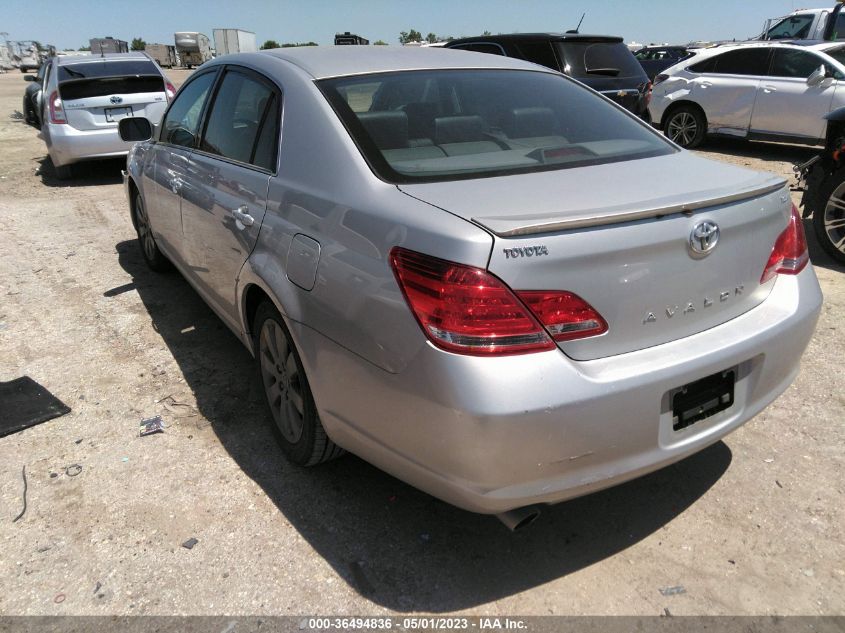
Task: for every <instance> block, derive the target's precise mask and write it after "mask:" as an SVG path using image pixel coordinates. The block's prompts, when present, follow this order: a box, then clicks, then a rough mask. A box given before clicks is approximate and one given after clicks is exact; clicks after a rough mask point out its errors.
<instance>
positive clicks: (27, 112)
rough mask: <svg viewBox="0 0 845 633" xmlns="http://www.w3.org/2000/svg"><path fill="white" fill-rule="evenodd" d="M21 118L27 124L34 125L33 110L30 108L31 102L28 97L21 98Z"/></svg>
mask: <svg viewBox="0 0 845 633" xmlns="http://www.w3.org/2000/svg"><path fill="white" fill-rule="evenodd" d="M23 120H24V123H26V124H27V125H32V126H34V125H35V111H34V110H33V109H32V104H31V103H29V99H27V98H26V97H24V98H23Z"/></svg>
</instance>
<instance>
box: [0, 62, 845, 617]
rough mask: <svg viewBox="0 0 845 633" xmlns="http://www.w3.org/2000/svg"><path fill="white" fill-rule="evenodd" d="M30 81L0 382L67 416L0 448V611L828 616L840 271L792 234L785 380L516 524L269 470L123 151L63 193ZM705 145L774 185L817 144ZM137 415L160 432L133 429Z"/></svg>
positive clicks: (337, 476)
mask: <svg viewBox="0 0 845 633" xmlns="http://www.w3.org/2000/svg"><path fill="white" fill-rule="evenodd" d="M171 76H172V78H173V79H174V80H175V82H176V83H177V84H178V83H181V82H182V81H184V78H185V77H186V76H187V73H186V72H182V71H175V72H172V73H171ZM24 87H25V83H24V81H23V79H22V76H21V75H20V74H19V73H9V74H7V75H0V380H11V379H13V378H17V377H19V376H22V375H28V376H31V377H32V378H34V379H35V380H37V381H38V382H40V383H41V384H43V385H44V386H46V387H47V388H48V389H50V391H52V392H53V393H54V394H56V396H58V397H59V398H60V399H61V400H62V401H64V402H65V403H67V404H68V405H69V406H70V407H71V408H72V409H73V410H72V412H71V413H70V414H68V415H66V416H64V417H61V418H58V419H55V420H52V421H50V422H47V423H45V424H42V425H40V426H36V427H34V428H31V429H28V430H26V431H23V432H20V433H17V434H14V435H11V436H7V437H5V438H2V439H0V614H2V615H15V614H44V615H53V614H121V615H126V614H245V615H247V614H248V615H257V614H278V615H290V614H298V615H304V614H380V613H391V612H410V611H414V612H452V611H463V612H466V613H473V614H477V615H486V614H490V615H500V614H501V615H505V614H521V615H529V614H537V615H543V614H642V615H654V614H660V613H664V609H667V608H668V609H670V611H671V613H672V614H676V615H680V614H807V615H814V614H842V613H845V543H843V526H845V494H843V486H845V484H843V473H845V448H843V447H845V432H843V411H845V396H844V395H843V393H844V392H843V376H845V360H843V359H845V345H844V344H843V341H842V339H841V338H840V335H841V331H840V325H839V319H840V317H842V316H843V315H845V283H843V270H842V269H841V268H838V267H836V266H835V265H834V264H832V263H831V261H830V260H828V259H826V258H825V257H824V255H823V254H822V253H821V252H820V249H819V248H818V246H817V244H816V243H815V242H814V241H813V238H812V236H810V239H811V255H812V259H813V262H814V264H815V266H816V272H817V274H818V276H819V278H820V280H821V284H822V287H823V290H824V293H825V305H824V309H823V312H822V316H821V320H820V322H819V325H818V329H817V331H816V335H815V337H814V339H813V341H812V343H811V345H810V347H809V349H808V351H807V353H806V355H805V356H804V359H803V365H802V371H801V373H800V375H799V377H798V379H797V380H796V381H795V383H794V384H793V386H792V387H791V388H790V389H789V390H788V391H787V392H786V393H785V394H784V395H783V396H782V397H781V398H780V399H779V400H777V401H776V402H775V403H774V404H773V405H772V406H770V407H769V408H768V409H767V410H766V411H765V412H763V413H762V414H761V415H759V416H757V417H756V418H755V419H754V420H752V421H751V422H749V423H748V424H747V425H746V426H744V427H743V428H742V429H740V430H739V431H737V432H736V433H734V434H732V435H730V436H729V437H728V438H726V439H725V441H723V442H720V443H718V444H716V445H715V446H713V447H712V448H710V449H708V450H706V451H704V452H702V453H700V454H698V455H696V456H694V457H692V458H690V459H688V460H686V461H684V462H682V463H679V464H677V465H675V466H672V467H669V468H667V469H665V470H663V471H660V472H658V473H655V474H653V475H650V476H648V477H645V478H642V479H639V480H637V481H634V482H631V483H629V484H626V485H624V486H621V487H618V488H615V489H612V490H609V491H606V492H603V493H599V494H595V495H592V496H589V497H586V498H582V499H578V500H575V501H572V502H569V503H565V504H562V505H559V506H556V507H554V508H552V509H550V510H548V511H547V512H545V513H544V514H543V516H542V517H541V518H540V520H539V521H538V522H537V523H536V524H535V525H534V526H532V528H530V529H528V530H527V531H524V532H521V533H518V534H515V535H514V534H510V533H509V532H507V531H506V530H505V528H504V527H503V526H502V525H501V524H499V523H498V522H497V521H496V520H495V519H493V518H490V517H483V516H478V515H474V514H470V513H467V512H463V511H461V510H458V509H456V508H453V507H450V506H448V505H446V504H443V503H441V502H439V501H437V500H435V499H432V498H431V497H429V496H427V495H425V494H423V493H421V492H418V491H416V490H414V489H412V488H410V487H408V486H406V485H405V484H402V483H400V482H398V481H397V480H395V479H393V478H391V477H389V476H387V475H385V474H383V473H382V472H380V471H378V470H376V469H375V468H373V467H371V466H369V465H367V464H366V463H364V462H363V461H361V460H360V459H357V458H355V457H352V456H348V457H346V458H344V459H341V460H338V461H336V462H333V463H330V464H328V465H325V466H322V467H319V468H316V469H308V470H304V469H300V468H296V467H293V466H291V465H289V464H287V463H286V462H285V461H284V459H283V458H282V456H281V454H280V452H279V451H278V450H277V448H276V447H275V445H274V443H273V439H272V436H271V434H270V432H269V430H268V427H267V419H266V417H265V414H264V410H263V408H262V405H261V402H260V400H259V394H258V393H257V392H256V391H255V390H254V388H253V386H252V385H253V380H252V361H251V358H250V357H249V355H248V353H247V352H246V350H244V349H243V348H242V347H241V346H240V344H239V343H238V342H237V341H236V339H235V338H234V336H233V335H232V334H231V333H230V332H229V331H228V330H227V329H226V328H225V326H224V325H223V324H222V323H221V322H220V321H219V320H218V319H217V318H216V317H215V316H214V315H213V313H212V312H211V311H210V309H209V308H207V307H206V306H205V304H204V303H203V302H202V301H201V300H200V299H199V298H198V296H197V295H196V294H195V293H194V292H193V291H192V290H191V289H190V287H189V286H188V285H187V283H186V282H184V281H183V280H182V279H181V278H180V277H179V276H178V275H176V274H171V275H165V276H159V275H154V274H152V273H150V272H148V271H147V270H146V268H145V267H144V264H143V262H142V259H141V257H140V255H139V253H138V250H137V247H136V244H135V242H134V241H133V240H134V233H133V229H132V226H131V223H130V220H129V215H128V213H127V205H126V201H125V199H124V195H123V190H122V185H121V177H120V170H121V168H122V166H123V163H122V161H114V162H108V163H100V164H94V165H89V166H86V167H85V168H84V169H83V170H81V173H80V175H79V177H78V178H77V179H75V180H73V181H70V182H59V181H57V180H56V179H55V177H54V175H53V171H52V167H51V164H50V163H49V161H45V156H46V152H45V147H44V144H43V143H42V142H41V141H40V140H39V139H38V138H37V136H36V135H37V131H36V130H35V129H34V128H32V127H28V126H27V125H25V124H24V123H23V121H22V119H21V115H20V108H21V97H22V95H23V91H24ZM702 153H703V154H704V155H706V156H708V157H709V158H712V159H714V160H722V161H726V162H730V163H735V164H739V165H745V166H748V167H753V168H758V169H763V170H769V171H772V172H775V173H778V174H782V175H789V174H790V173H791V172H790V165H791V163H792V162H794V161H798V160H804V159H806V158H808V157H810V156H812V155H813V153H814V150H811V149H806V148H796V147H790V146H783V145H766V144H747V143H740V142H724V141H722V142H713V143H711V144H710V145H709V146H707V148H706V149H705V151H704V152H702ZM662 177H670V175H667V174H662V175H661V174H655V180H654V183H653V184H654V186H655V187H659V185H660V179H661V178H662ZM808 228H809V227H808ZM154 415H161V416H162V417H163V418H164V419H165V421H166V424H167V428H166V431H165V432H164V433H162V434H158V435H154V436H149V437H145V438H139V437H138V425H139V422H140V420H141V419H142V418H146V417H150V416H154ZM76 464H78V465H79V466H81V472H79V473H78V474H76V475H75V476H74V473H75V470H76V469H73V468H70V469H69V468H68V467H70V466H73V465H76ZM22 466H26V476H27V481H28V492H27V497H26V498H27V510H26V514H25V515H24V516H23V518H22V519H21V520H19V521H18V522H16V523H13V522H12V519H13V518H14V517H15V516H16V515H17V514H18V513H19V512H20V510H21V508H22V492H23V481H22V477H21V468H22ZM190 538H196V539H197V541H198V542H197V544H196V545H195V546H194V547H193V549H190V550H189V549H186V548H184V547H182V546H181V544H182V543H184V542H185V541H187V540H188V539H190ZM675 587H681V588H682V589H676V590H674V591H666V589H667V588H675ZM661 590H664V591H663V592H662V591H661ZM664 593H665V594H666V595H664Z"/></svg>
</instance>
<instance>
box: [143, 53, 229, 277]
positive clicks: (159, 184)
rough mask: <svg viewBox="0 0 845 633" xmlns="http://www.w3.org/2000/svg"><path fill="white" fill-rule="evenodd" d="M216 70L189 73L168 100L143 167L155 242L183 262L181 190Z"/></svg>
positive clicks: (147, 203) (146, 197) (169, 255)
mask: <svg viewBox="0 0 845 633" xmlns="http://www.w3.org/2000/svg"><path fill="white" fill-rule="evenodd" d="M216 78H217V70H216V69H215V70H211V71H207V72H203V73H200V74H198V75H195V76H194V77H191V79H190V80H189V81H188V82H187V83H186V84H185V85H184V86H183V87H182V90H181V91H180V92H179V94H178V95H176V98H175V99H174V101H173V103H171V104H170V107H169V108H168V110H167V112H166V113H165V115H164V119H163V120H162V122H161V128H160V130H159V138H158V142H157V143H155V144H154V145H153V146H152V148H151V149H150V152H151V158H150V160H149V161H147V162H146V163H145V168H144V202H145V203H146V207H147V214H148V216H149V219H150V226H151V227H152V230H153V235H154V236H155V239H156V242H157V243H158V245H159V247H160V248H161V249H162V251H164V253H165V254H166V255H167V256H168V257H170V258H171V259H175V260H177V261H178V262H182V263H184V262H185V257H184V243H183V232H182V215H181V213H182V194H183V191H182V189H183V187H184V184H185V181H186V174H187V172H188V157H189V156H190V155H191V151H192V150H193V149H194V147H195V146H196V142H197V139H198V137H199V129H200V124H201V122H202V116H203V112H204V110H205V107H206V103H207V101H208V96H209V95H210V94H211V89H212V87H213V85H214V81H215V79H216Z"/></svg>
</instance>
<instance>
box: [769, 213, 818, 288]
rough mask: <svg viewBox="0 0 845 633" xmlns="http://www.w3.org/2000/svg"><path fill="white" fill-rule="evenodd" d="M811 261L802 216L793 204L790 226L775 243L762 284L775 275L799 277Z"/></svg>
mask: <svg viewBox="0 0 845 633" xmlns="http://www.w3.org/2000/svg"><path fill="white" fill-rule="evenodd" d="M809 261H810V254H809V252H808V251H807V238H806V237H805V236H804V225H803V223H802V222H801V214H800V213H798V209H796V208H795V205H794V204H793V205H792V214H791V215H790V218H789V224H787V225H786V228H785V229H784V230H783V233H781V234H780V235H779V236H778V239H777V241H776V242H775V247H774V248H773V249H772V254H771V255H769V261H768V262H767V263H766V269H765V270H764V271H763V276H762V277H761V278H760V283H761V284H764V283H766V282H767V281H769V279H771V278H772V277H774V276H775V275H797V274H798V273H800V272H801V271H802V270H804V267H805V266H806V265H807V262H809Z"/></svg>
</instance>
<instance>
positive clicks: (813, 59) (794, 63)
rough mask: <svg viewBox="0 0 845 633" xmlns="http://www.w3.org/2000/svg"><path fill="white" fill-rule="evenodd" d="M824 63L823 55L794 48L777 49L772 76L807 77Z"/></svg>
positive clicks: (770, 73)
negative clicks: (818, 55)
mask: <svg viewBox="0 0 845 633" xmlns="http://www.w3.org/2000/svg"><path fill="white" fill-rule="evenodd" d="M822 65H824V62H823V61H822V58H821V57H817V56H816V55H813V54H812V53H808V52H807V51H799V50H795V49H794V48H780V49H777V50H775V52H774V58H773V60H772V70H771V71H770V72H769V75H771V76H772V77H795V78H800V79H806V78H807V77H809V76H810V75H812V74H813V73H814V72H815V71H817V70H818V69H819V67H820V66H822Z"/></svg>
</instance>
